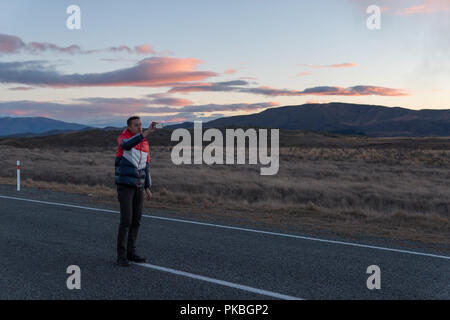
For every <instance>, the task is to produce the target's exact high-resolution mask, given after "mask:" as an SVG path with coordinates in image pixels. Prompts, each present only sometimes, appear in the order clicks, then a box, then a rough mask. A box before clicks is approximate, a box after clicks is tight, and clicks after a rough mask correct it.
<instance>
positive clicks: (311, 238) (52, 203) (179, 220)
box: [0, 195, 450, 260]
mask: <svg viewBox="0 0 450 320" xmlns="http://www.w3.org/2000/svg"><path fill="white" fill-rule="evenodd" d="M0 198H5V199H13V200H21V201H29V202H35V203H42V204H50V205H55V206H64V207H71V208H79V209H85V210H94V211H101V212H108V213H115V214H119V213H120V212H119V211H116V210H108V209H100V208H92V207H85V206H78V205H73V204H66V203H58V202H49V201H41V200H33V199H25V198H18V197H10V196H3V195H0ZM142 216H143V217H145V218H151V219H159V220H166V221H173V222H181V223H190V224H196V225H202V226H208V227H215V228H223V229H231V230H239V231H245V232H254V233H260V234H268V235H272V236H280V237H287V238H295V239H301V240H309V241H319V242H324V243H332V244H340V245H346V246H354V247H361V248H367V249H376V250H384V251H392V252H399V253H406V254H413V255H419V256H425V257H432V258H440V259H446V260H450V257H449V256H444V255H437V254H431V253H424V252H416V251H409V250H401V249H394V248H387V247H379V246H371V245H366V244H360V243H353V242H344V241H336V240H327V239H320V238H313V237H304V236H299V235H293V234H286V233H278V232H271V231H264V230H256V229H249V228H241V227H232V226H225V225H220V224H213V223H206V222H198V221H190V220H183V219H175V218H166V217H159V216H150V215H144V214H143V215H142Z"/></svg>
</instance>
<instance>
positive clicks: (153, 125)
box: [142, 121, 158, 137]
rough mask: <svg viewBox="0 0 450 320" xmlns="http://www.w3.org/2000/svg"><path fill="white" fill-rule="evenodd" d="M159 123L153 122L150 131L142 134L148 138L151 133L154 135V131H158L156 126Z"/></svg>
mask: <svg viewBox="0 0 450 320" xmlns="http://www.w3.org/2000/svg"><path fill="white" fill-rule="evenodd" d="M157 123H158V122H155V121H153V122H152V123H151V124H150V126H149V127H148V129H147V130H145V131H144V132H142V134H143V135H144V136H145V137H146V136H148V135H149V134H150V133H152V132H153V131H155V130H156V127H155V126H156V124H157Z"/></svg>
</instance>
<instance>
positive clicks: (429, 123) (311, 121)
mask: <svg viewBox="0 0 450 320" xmlns="http://www.w3.org/2000/svg"><path fill="white" fill-rule="evenodd" d="M202 126H203V127H204V128H208V127H209V128H219V127H224V126H231V127H243V128H244V127H265V128H280V129H291V130H309V131H324V132H331V133H340V134H358V135H367V136H373V137H388V136H410V137H411V136H450V110H410V109H405V108H399V107H383V106H375V105H361V104H349V103H336V102H332V103H327V104H304V105H299V106H286V107H273V108H269V109H267V110H265V111H262V112H259V113H255V114H249V115H242V116H233V117H223V118H219V119H216V120H212V121H208V122H205V123H203V124H202ZM192 127H193V123H192V122H184V123H181V124H177V125H170V126H166V127H165V128H167V129H176V128H192Z"/></svg>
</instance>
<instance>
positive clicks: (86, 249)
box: [0, 193, 450, 300]
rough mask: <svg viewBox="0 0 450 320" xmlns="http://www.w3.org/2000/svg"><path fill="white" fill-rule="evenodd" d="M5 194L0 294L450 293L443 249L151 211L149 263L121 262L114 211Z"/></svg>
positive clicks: (145, 238) (146, 236)
mask: <svg viewBox="0 0 450 320" xmlns="http://www.w3.org/2000/svg"><path fill="white" fill-rule="evenodd" d="M5 196H8V197H10V196H11V194H9V195H5V194H0V252H1V258H0V299H258V300H259V299H290V298H300V299H450V257H449V256H447V255H445V254H443V253H439V252H430V254H436V256H433V255H429V256H428V255H421V254H414V253H413V252H403V251H390V250H388V249H389V248H397V249H401V248H400V247H399V246H398V245H394V244H393V245H392V247H384V249H381V248H371V247H364V246H355V245H351V244H345V243H339V242H337V243H336V242H327V241H321V240H327V239H305V238H301V237H298V238H296V237H290V236H286V235H282V234H270V233H261V232H255V231H254V230H253V231H247V230H243V229H231V228H224V227H221V226H215V225H204V224H195V223H186V222H183V221H176V220H166V219H157V218H152V217H151V216H150V214H149V213H144V214H146V215H148V216H147V217H143V219H142V224H141V229H140V233H139V238H138V253H139V254H141V255H144V256H146V257H147V264H146V265H137V264H134V265H132V266H131V267H129V268H123V267H119V266H117V265H116V264H115V259H116V255H115V247H116V236H117V230H118V223H119V214H118V213H116V212H114V210H112V211H97V210H90V209H86V208H78V207H67V206H58V205H55V204H50V203H38V202H30V201H24V200H18V199H12V198H6V197H5ZM15 197H22V198H23V197H24V195H23V194H20V193H17V194H16V195H15ZM27 199H29V198H27ZM48 201H51V202H58V201H55V199H52V200H48ZM60 202H64V201H60ZM65 203H67V202H65ZM77 205H80V206H82V205H83V204H80V203H77ZM300 236H301V235H300ZM405 249H406V250H408V249H407V248H405ZM421 252H423V253H427V252H424V251H421ZM70 265H77V266H79V267H80V269H81V289H79V290H76V289H75V290H69V289H68V288H67V286H66V280H67V278H68V277H69V276H70V274H67V273H66V269H67V267H68V266H70ZM370 265H377V266H379V267H380V270H381V277H380V279H381V289H379V290H377V289H374V290H369V289H368V288H367V285H366V282H367V279H368V277H369V276H370V274H367V273H366V271H367V267H368V266H370Z"/></svg>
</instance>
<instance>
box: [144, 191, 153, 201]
mask: <svg viewBox="0 0 450 320" xmlns="http://www.w3.org/2000/svg"><path fill="white" fill-rule="evenodd" d="M145 193H146V194H147V200H150V199H151V198H152V192H151V191H150V189H149V188H145Z"/></svg>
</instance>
